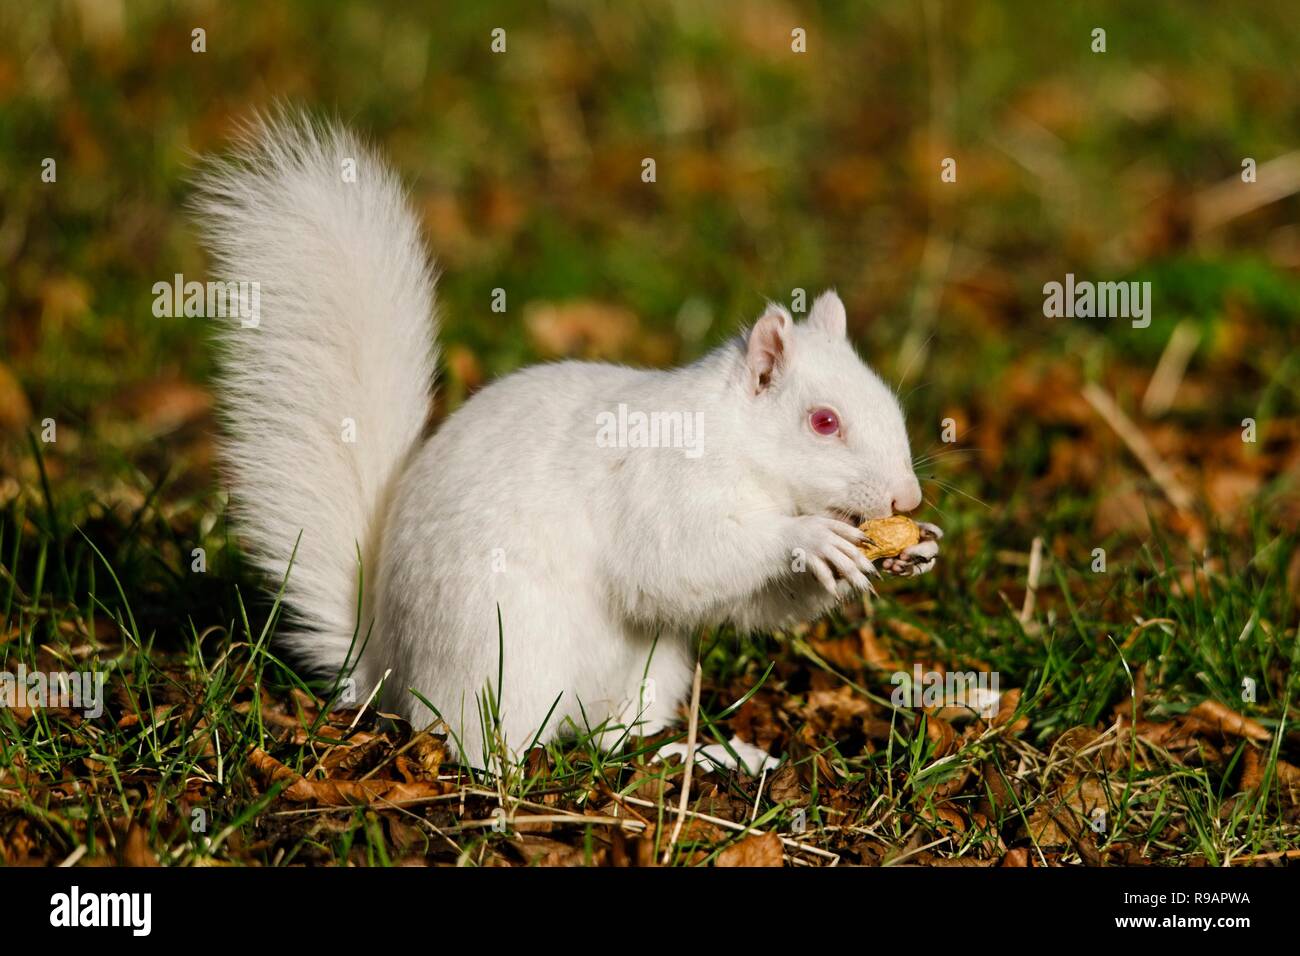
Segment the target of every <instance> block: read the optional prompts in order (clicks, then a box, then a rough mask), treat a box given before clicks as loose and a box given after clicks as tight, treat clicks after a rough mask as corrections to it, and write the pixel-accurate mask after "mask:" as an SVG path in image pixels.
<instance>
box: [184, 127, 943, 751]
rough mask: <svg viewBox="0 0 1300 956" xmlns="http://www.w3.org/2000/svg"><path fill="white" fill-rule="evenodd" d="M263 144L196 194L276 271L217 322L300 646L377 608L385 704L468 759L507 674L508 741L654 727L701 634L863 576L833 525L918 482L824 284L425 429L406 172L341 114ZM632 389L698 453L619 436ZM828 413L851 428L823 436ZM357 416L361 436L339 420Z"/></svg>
mask: <svg viewBox="0 0 1300 956" xmlns="http://www.w3.org/2000/svg"><path fill="white" fill-rule="evenodd" d="M258 137H259V138H257V139H255V140H253V141H252V142H251V143H249V144H247V145H246V146H245V148H244V155H243V156H242V158H241V162H242V163H244V164H245V166H237V165H231V164H227V165H224V166H221V167H218V171H217V173H216V174H215V175H214V176H212V177H209V179H208V180H207V181H206V184H205V192H204V198H203V204H202V207H201V208H202V209H203V210H204V211H205V212H207V213H208V214H209V216H210V217H212V219H213V223H210V224H209V236H210V237H212V242H213V244H214V247H215V249H216V251H217V253H218V262H219V265H220V267H221V270H222V271H223V273H225V274H226V275H227V276H228V277H230V278H249V277H252V278H260V279H261V280H262V281H263V290H264V291H263V296H262V302H263V316H264V317H263V322H262V325H263V328H262V330H260V331H259V332H257V333H248V332H244V331H239V330H237V329H234V328H232V329H230V330H229V331H228V332H227V333H226V342H225V344H226V354H227V358H226V363H225V369H226V371H225V375H224V378H223V381H222V400H223V403H224V405H225V407H226V410H227V413H228V417H229V419H230V424H231V431H232V439H231V441H230V443H229V445H228V448H227V457H228V460H229V462H230V464H231V467H232V473H233V477H234V483H235V488H234V490H235V495H236V498H237V500H239V501H240V504H241V510H242V515H243V521H242V524H241V530H242V532H243V533H244V535H245V536H246V537H247V538H248V539H249V540H250V541H251V543H252V544H253V546H254V549H255V552H256V553H257V554H259V555H260V556H261V560H262V561H263V564H264V566H265V567H266V568H267V569H268V570H269V571H270V572H272V573H273V574H275V573H279V572H282V571H283V569H284V559H285V558H286V557H287V554H288V551H289V549H290V548H291V547H292V544H293V540H294V539H295V538H296V536H297V535H298V532H299V530H300V529H301V530H302V533H303V541H302V546H301V547H300V549H299V556H298V560H297V563H296V564H295V567H294V569H293V574H292V576H291V578H290V590H289V602H290V605H291V606H292V607H293V608H294V609H295V610H296V612H297V614H298V615H299V617H300V618H301V619H302V621H303V622H304V625H305V633H300V634H299V636H298V637H297V639H296V646H297V649H298V650H299V651H301V652H303V653H305V654H306V656H307V659H308V660H309V661H310V662H311V663H313V664H315V665H317V666H318V667H321V668H324V669H329V668H337V667H338V666H339V664H340V663H341V658H342V652H343V651H346V647H347V644H348V643H349V642H350V641H351V639H352V634H353V630H354V624H355V622H356V621H357V619H358V618H360V619H361V622H362V624H361V627H362V632H363V633H365V632H366V630H367V629H368V628H369V627H370V624H371V622H372V619H373V624H374V636H373V638H372V640H371V643H370V645H369V647H368V648H367V650H366V652H365V655H364V657H363V659H362V663H361V668H360V674H361V682H362V683H364V682H365V681H366V680H377V679H378V677H379V675H382V674H383V673H384V672H385V671H386V670H387V669H389V668H392V676H391V678H390V679H389V680H388V681H387V682H386V684H385V691H384V697H385V700H384V705H385V706H386V707H389V708H393V709H396V710H397V711H399V712H401V713H403V714H405V715H407V716H409V717H411V718H412V719H413V720H415V721H417V722H420V721H425V720H427V719H428V718H429V717H430V714H429V712H428V711H427V709H426V708H425V707H424V706H423V705H422V704H420V703H419V702H418V700H417V698H416V697H415V696H414V695H413V694H412V693H411V692H410V691H411V690H412V689H414V690H416V691H418V692H419V693H420V694H422V695H423V696H424V697H426V698H427V699H428V700H429V701H430V702H431V703H433V704H434V705H435V706H436V707H437V708H438V709H439V711H440V712H441V713H442V715H443V716H444V717H445V718H446V719H447V720H448V721H449V723H450V725H451V728H452V730H453V731H454V733H455V735H456V737H457V738H459V739H460V740H461V741H462V742H463V745H464V752H463V756H466V757H468V758H469V759H472V760H477V759H478V756H479V754H480V752H481V748H482V747H483V743H482V741H481V734H480V727H481V718H480V700H481V698H480V694H481V692H483V691H484V690H485V688H488V687H489V686H490V687H492V688H493V693H494V695H495V696H497V698H498V699H499V706H500V715H501V729H502V730H503V731H504V736H505V738H506V740H507V742H508V744H509V746H511V747H512V748H515V749H522V748H523V747H525V746H527V745H528V744H529V743H530V742H531V741H532V739H533V738H534V736H535V735H536V734H537V733H538V732H539V730H540V729H541V724H542V722H543V719H544V718H545V717H546V715H547V713H548V711H551V710H552V707H554V711H553V713H552V714H551V717H550V720H549V722H548V723H547V725H546V727H545V731H544V732H543V734H542V738H543V739H549V738H552V737H554V736H556V735H557V734H560V733H564V732H566V730H572V729H575V728H576V729H577V730H579V731H586V730H590V729H595V728H596V727H598V726H600V725H602V724H606V723H607V722H612V723H613V724H615V725H619V726H625V725H627V724H629V723H632V722H635V723H636V724H637V730H638V732H642V733H644V732H649V731H652V730H654V729H657V728H658V727H661V726H662V725H663V724H665V723H667V722H669V721H671V720H673V719H674V717H675V714H676V711H677V707H678V705H679V704H680V702H681V701H682V699H683V697H684V696H685V694H686V692H687V690H688V689H689V684H690V679H691V672H692V667H693V661H694V651H693V649H692V648H691V646H690V638H691V635H692V634H693V633H694V631H695V630H696V629H698V628H700V627H701V626H706V625H714V624H718V623H720V622H722V621H725V620H731V621H733V622H735V623H736V624H737V625H738V626H739V627H741V628H745V629H770V628H774V627H779V626H783V625H787V624H790V623H791V622H795V621H799V620H805V619H808V618H812V617H815V616H817V615H819V614H821V613H822V612H824V611H825V610H827V609H828V608H830V607H831V606H833V605H834V604H835V603H836V602H837V601H839V600H842V599H843V598H844V597H845V596H847V595H848V594H850V593H852V592H853V591H854V590H857V589H861V588H865V587H868V586H869V585H868V583H867V578H866V574H867V573H871V572H873V571H874V569H873V568H872V566H871V564H870V562H868V561H867V560H866V559H865V558H864V557H863V556H862V555H861V553H860V552H859V551H858V550H857V549H856V548H855V547H854V546H853V542H854V541H857V540H860V538H861V535H860V533H859V532H858V531H857V529H856V528H855V527H854V526H853V525H852V524H849V523H847V522H846V521H844V520H841V518H845V517H848V516H849V515H862V516H868V517H873V516H882V515H887V514H889V513H891V511H892V506H893V503H894V502H895V501H901V502H903V503H904V506H905V507H906V508H911V507H915V506H916V505H917V504H919V500H920V493H919V488H918V487H917V484H916V479H915V477H914V475H913V473H912V467H911V458H910V453H909V449H908V441H907V435H906V431H905V429H904V425H903V418H902V414H901V412H900V410H899V406H898V403H897V401H896V399H895V396H894V394H893V393H892V391H891V390H890V389H889V388H888V387H886V386H885V385H884V383H883V382H881V381H880V379H879V378H878V377H877V376H876V375H875V374H874V373H873V372H872V371H871V370H870V369H868V368H867V367H866V365H864V364H863V363H862V361H861V360H860V359H859V358H858V356H857V354H856V353H855V352H854V350H853V348H852V346H851V345H850V344H849V342H848V340H847V339H846V337H845V331H844V329H845V317H844V307H843V304H842V303H841V302H840V300H839V297H838V296H836V295H835V294H834V293H826V294H824V295H823V296H821V297H820V298H818V299H817V301H816V302H815V303H814V305H813V309H812V311H811V313H810V315H809V317H808V319H807V320H806V321H805V322H803V323H801V324H797V323H795V322H794V321H793V320H792V319H791V317H790V316H789V314H788V313H786V312H785V310H784V309H781V308H780V307H776V306H773V307H771V308H769V310H768V312H767V313H766V314H765V315H764V317H762V318H761V319H760V320H759V321H758V322H757V323H756V325H755V327H754V330H753V331H752V332H751V333H750V334H749V335H748V336H742V337H739V338H737V339H735V340H733V341H731V342H728V343H727V344H726V345H724V346H722V347H721V348H719V349H717V350H716V351H714V352H713V353H711V354H710V355H708V356H706V357H705V358H703V359H702V360H700V361H698V362H696V363H695V364H693V365H690V366H687V367H684V368H680V369H676V370H672V371H646V370H639V369H632V368H625V367H620V366H614V365H601V364H589V363H578V362H563V363H558V364H552V365H544V366H537V367H533V368H528V369H525V370H523V371H520V372H516V373H515V374H513V375H510V376H508V377H506V378H504V379H502V380H500V381H498V382H496V383H495V384H493V385H491V386H489V387H487V388H485V389H483V390H482V391H480V392H478V393H477V394H476V395H474V396H473V398H471V399H470V400H469V401H468V402H466V403H465V405H464V406H463V407H462V408H460V409H459V410H458V411H457V412H456V413H455V414H454V415H452V416H451V417H450V418H449V419H448V420H447V422H446V423H445V424H444V425H443V426H442V427H441V429H440V430H439V431H438V432H437V433H436V434H435V435H434V436H433V437H432V438H431V439H429V440H428V441H427V442H425V443H424V444H423V445H422V446H421V445H418V444H417V442H418V437H417V436H418V432H419V428H420V423H421V422H422V421H423V419H424V416H425V411H426V406H427V399H428V389H429V383H430V379H431V374H430V368H431V364H430V363H431V359H430V356H431V354H432V344H431V341H430V339H431V332H432V327H431V325H430V322H429V315H430V312H431V304H430V292H431V285H432V283H431V279H430V278H429V269H428V265H427V261H426V258H425V255H424V252H423V250H422V248H421V245H420V242H419V239H418V236H417V232H416V227H415V224H414V223H413V221H412V219H411V217H410V215H409V214H408V213H407V212H406V211H405V210H404V208H403V204H402V196H401V190H400V189H399V188H398V186H397V184H396V182H395V181H394V180H393V178H392V177H391V175H390V174H388V173H387V172H385V171H384V170H383V169H382V168H380V167H379V166H378V165H377V164H376V163H375V162H374V160H373V159H371V158H370V157H369V156H368V154H365V153H364V152H362V151H361V150H360V149H359V147H357V145H356V143H355V142H354V141H353V140H352V139H351V138H350V137H349V135H348V134H347V133H345V132H342V131H339V130H330V131H329V132H328V133H322V132H319V131H312V130H310V128H308V127H306V126H304V125H303V124H301V123H292V124H285V123H283V122H281V123H279V124H277V125H273V126H271V127H270V128H269V129H267V130H264V131H263V132H262V133H260V134H258ZM341 153H343V154H357V155H359V156H360V157H363V159H362V165H361V169H362V175H361V177H360V181H359V182H358V183H356V184H351V185H348V184H344V183H342V182H341V181H339V179H338V175H337V169H338V157H339V155H340V154H341ZM245 167H246V168H245ZM620 403H623V404H625V405H626V406H627V408H628V409H630V410H632V411H642V412H645V413H647V414H648V413H653V412H659V413H671V412H681V413H684V414H694V413H699V419H700V421H702V423H703V435H702V446H701V451H702V453H701V454H700V455H699V456H698V457H691V456H688V455H687V454H685V453H684V452H683V449H681V448H676V447H658V448H653V447H650V448H647V447H604V446H602V444H601V443H600V442H598V441H597V435H598V416H599V415H600V414H601V413H602V412H615V411H616V410H617V407H618V405H619V404H620ZM818 406H830V407H833V408H834V409H835V410H836V411H837V412H838V414H839V415H840V418H841V420H842V422H843V426H844V427H843V432H842V434H841V435H839V436H834V437H829V438H828V437H824V436H820V435H817V434H816V433H814V432H813V430H812V429H811V427H810V425H809V422H808V412H809V411H810V410H811V409H812V408H815V407H818ZM345 415H352V416H354V417H356V418H357V422H358V435H359V438H358V441H357V444H356V445H352V446H347V445H343V444H342V443H341V442H340V440H339V430H338V420H339V419H340V418H342V417H343V416H345ZM408 450H410V451H412V452H413V453H412V455H411V457H410V459H409V463H406V464H404V461H405V459H406V455H407V452H408ZM394 482H395V484H394ZM836 516H838V517H836ZM356 542H360V545H361V553H362V558H363V561H364V566H365V571H366V589H365V590H366V601H365V603H364V604H363V607H362V609H361V611H360V613H358V610H357V608H356V605H355V597H356V563H355V555H356V546H355V543H356ZM929 544H930V546H933V543H932V542H930V543H929ZM927 555H929V552H927ZM376 558H377V559H378V560H377V565H376V560H375V559H376ZM374 570H377V575H376V574H375V573H373V572H374ZM372 598H373V605H372V601H371V599H372ZM498 613H499V614H500V620H501V632H500V636H499V635H498ZM499 648H500V650H501V651H503V657H502V655H500V654H499ZM652 649H653V654H652ZM498 667H501V669H502V672H503V675H504V680H503V682H502V686H501V687H499V688H498V687H497V686H496V685H497V683H498V679H497V675H498ZM643 677H648V678H650V679H651V680H652V682H653V683H652V684H646V683H643ZM651 687H652V688H653V689H652V690H650V689H649V688H651ZM621 734H622V731H621V730H620V729H618V728H617V727H616V728H615V729H614V730H611V731H610V733H609V734H608V735H607V736H605V737H604V738H603V741H602V742H603V743H604V744H605V745H607V746H615V745H617V744H618V742H619V738H620V736H621Z"/></svg>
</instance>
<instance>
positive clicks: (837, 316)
mask: <svg viewBox="0 0 1300 956" xmlns="http://www.w3.org/2000/svg"><path fill="white" fill-rule="evenodd" d="M808 324H809V325H811V326H814V327H816V328H818V329H821V330H822V331H823V332H825V333H826V334H827V335H829V336H830V337H831V338H833V339H842V338H844V336H845V335H846V334H847V326H848V319H847V316H845V314H844V303H843V302H841V301H840V297H839V294H838V293H837V292H836V291H835V290H834V289H827V290H826V291H825V292H823V293H822V294H821V295H819V296H818V297H817V298H816V299H814V300H813V305H812V311H810V312H809V313H808Z"/></svg>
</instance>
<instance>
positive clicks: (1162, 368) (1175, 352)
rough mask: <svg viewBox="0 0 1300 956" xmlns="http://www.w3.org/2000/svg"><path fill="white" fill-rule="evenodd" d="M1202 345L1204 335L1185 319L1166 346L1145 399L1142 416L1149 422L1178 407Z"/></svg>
mask: <svg viewBox="0 0 1300 956" xmlns="http://www.w3.org/2000/svg"><path fill="white" fill-rule="evenodd" d="M1200 342H1201V333H1200V332H1198V331H1197V329H1196V326H1194V325H1193V324H1192V323H1191V322H1190V321H1188V320H1187V319H1184V320H1183V321H1181V322H1179V323H1178V325H1176V326H1175V327H1174V332H1173V334H1172V335H1170V336H1169V341H1168V342H1167V343H1166V344H1165V350H1164V352H1162V353H1161V355H1160V361H1159V362H1157V363H1156V370H1155V371H1154V372H1153V373H1152V374H1151V381H1150V382H1149V383H1148V384H1147V390H1146V394H1145V395H1143V396H1142V414H1143V415H1146V416H1147V417H1148V418H1158V417H1160V416H1161V415H1163V414H1164V413H1165V412H1167V411H1169V407H1170V406H1171V405H1173V403H1174V396H1175V395H1177V394H1178V386H1179V385H1181V384H1182V383H1183V376H1184V375H1185V374H1187V363H1188V362H1189V361H1191V358H1192V353H1193V352H1195V351H1196V346H1197V345H1199V344H1200Z"/></svg>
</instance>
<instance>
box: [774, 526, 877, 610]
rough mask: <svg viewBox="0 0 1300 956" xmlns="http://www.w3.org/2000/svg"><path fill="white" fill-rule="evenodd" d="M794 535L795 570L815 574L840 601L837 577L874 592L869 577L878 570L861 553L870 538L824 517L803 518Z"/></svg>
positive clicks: (858, 588)
mask: <svg viewBox="0 0 1300 956" xmlns="http://www.w3.org/2000/svg"><path fill="white" fill-rule="evenodd" d="M793 521H794V529H793V532H792V546H791V549H790V554H791V559H792V560H791V565H790V567H791V570H793V571H795V572H796V573H799V572H809V571H811V572H812V574H813V576H814V577H816V578H817V580H818V581H819V582H820V583H821V585H822V587H824V588H825V589H826V590H827V591H829V592H830V593H831V594H832V595H834V596H835V597H836V598H838V597H839V596H840V594H839V590H838V582H837V581H836V575H839V576H840V577H841V578H843V579H844V580H845V581H847V582H848V583H849V584H851V585H852V586H853V587H854V588H855V589H856V590H859V591H869V590H871V582H870V581H869V580H867V575H868V574H875V573H876V567H875V565H874V564H872V563H871V561H870V560H869V559H868V558H867V556H866V555H864V554H863V553H862V552H861V551H860V550H858V544H859V543H860V542H862V541H865V540H866V536H865V535H864V534H863V533H862V532H861V531H859V530H858V529H857V528H856V527H854V526H853V525H851V524H849V523H848V522H847V521H840V520H839V519H837V518H830V517H826V516H823V515H801V516H799V517H797V518H795V519H793Z"/></svg>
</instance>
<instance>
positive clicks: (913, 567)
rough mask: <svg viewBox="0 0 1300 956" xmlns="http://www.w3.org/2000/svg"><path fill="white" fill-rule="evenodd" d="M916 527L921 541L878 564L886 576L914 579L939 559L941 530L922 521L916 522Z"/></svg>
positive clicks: (929, 568) (932, 566) (928, 569)
mask: <svg viewBox="0 0 1300 956" xmlns="http://www.w3.org/2000/svg"><path fill="white" fill-rule="evenodd" d="M916 525H917V527H918V528H920V529H921V540H920V542H919V543H918V544H914V545H912V546H911V547H910V548H905V549H904V550H903V552H902V553H901V554H898V555H896V556H895V557H892V558H885V559H884V560H883V561H881V562H880V568H881V570H882V571H885V572H886V573H887V574H896V575H898V576H899V577H905V578H910V577H915V576H916V575H918V574H925V573H926V572H928V571H930V570H931V569H933V568H934V562H935V559H936V558H938V557H939V539H940V538H942V537H943V529H941V528H940V527H939V526H938V525H933V524H927V523H926V522H924V521H918V522H917V523H916Z"/></svg>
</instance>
